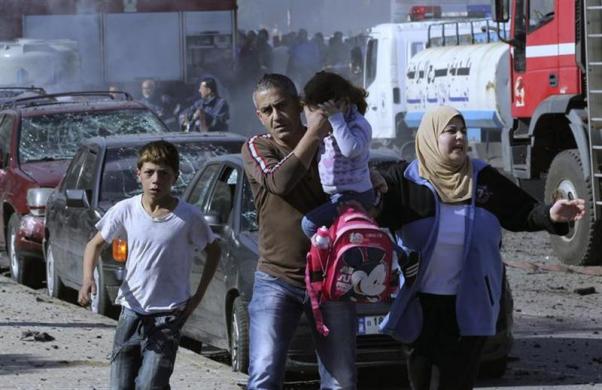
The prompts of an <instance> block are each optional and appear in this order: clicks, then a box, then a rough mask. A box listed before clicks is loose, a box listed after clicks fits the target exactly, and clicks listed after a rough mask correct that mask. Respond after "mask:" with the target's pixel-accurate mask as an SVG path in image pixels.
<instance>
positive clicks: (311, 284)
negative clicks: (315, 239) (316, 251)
mask: <svg viewBox="0 0 602 390" xmlns="http://www.w3.org/2000/svg"><path fill="white" fill-rule="evenodd" d="M311 252H312V251H310V252H309V253H308V254H307V264H306V266H305V287H306V289H307V295H308V296H309V301H310V303H311V311H312V312H313V315H314V320H315V322H316V329H317V330H318V332H319V333H320V334H321V335H322V336H328V333H330V330H329V329H328V328H327V327H326V325H325V324H324V319H323V318H322V312H321V311H320V297H319V295H320V292H321V291H322V283H323V280H322V278H321V277H320V278H316V277H315V275H312V273H313V272H314V269H312V268H313V267H312V266H313V265H315V262H316V260H317V261H321V259H313V257H312V253H311Z"/></svg>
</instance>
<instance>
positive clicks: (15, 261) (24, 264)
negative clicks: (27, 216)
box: [6, 213, 42, 288]
mask: <svg viewBox="0 0 602 390" xmlns="http://www.w3.org/2000/svg"><path fill="white" fill-rule="evenodd" d="M19 225H20V220H19V215H18V214H17V213H13V215H11V216H10V219H9V221H8V230H7V240H6V242H7V251H8V258H9V260H10V276H11V277H12V278H13V280H15V281H16V282H17V283H20V284H24V285H26V286H29V287H31V288H39V287H40V285H41V282H42V280H41V279H42V278H41V275H39V272H38V269H37V268H38V267H35V264H33V263H32V262H31V261H28V259H26V258H25V257H23V256H19V255H18V254H17V231H18V230H19Z"/></svg>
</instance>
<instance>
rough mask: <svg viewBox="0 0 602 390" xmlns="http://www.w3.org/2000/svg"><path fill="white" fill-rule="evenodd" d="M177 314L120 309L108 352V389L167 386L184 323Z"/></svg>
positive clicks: (138, 388)
mask: <svg viewBox="0 0 602 390" xmlns="http://www.w3.org/2000/svg"><path fill="white" fill-rule="evenodd" d="M181 314H182V312H181V311H173V312H170V313H161V314H154V315H141V314H138V313H136V312H134V311H132V310H130V309H127V308H125V307H123V308H122V309H121V315H120V316H119V322H118V323H117V329H116V330H115V339H114V341H113V353H112V356H111V390H126V389H132V390H133V389H136V390H141V389H149V390H150V389H153V390H154V389H157V390H159V389H160V390H165V389H169V388H170V387H169V377H170V376H171V374H172V372H173V367H174V363H175V361H176V353H177V351H178V345H179V343H180V330H181V329H182V326H183V325H184V324H183V321H182V317H181Z"/></svg>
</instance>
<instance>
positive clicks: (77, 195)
mask: <svg viewBox="0 0 602 390" xmlns="http://www.w3.org/2000/svg"><path fill="white" fill-rule="evenodd" d="M65 196H66V198H67V207H79V208H83V207H85V208H88V207H90V198H89V197H88V193H87V192H86V190H66V191H65Z"/></svg>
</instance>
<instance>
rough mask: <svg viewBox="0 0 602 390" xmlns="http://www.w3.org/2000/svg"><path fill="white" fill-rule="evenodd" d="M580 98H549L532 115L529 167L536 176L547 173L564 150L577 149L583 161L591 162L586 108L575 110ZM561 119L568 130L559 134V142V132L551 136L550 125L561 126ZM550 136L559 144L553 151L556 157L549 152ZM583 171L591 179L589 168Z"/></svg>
mask: <svg viewBox="0 0 602 390" xmlns="http://www.w3.org/2000/svg"><path fill="white" fill-rule="evenodd" d="M577 98H578V96H577V95H561V96H550V97H548V98H547V99H545V100H544V101H543V102H541V104H540V105H539V106H538V107H537V109H536V110H535V112H534V113H533V116H532V118H531V121H530V123H529V130H528V135H529V137H530V138H531V139H532V147H531V149H532V150H531V152H530V154H531V156H530V160H531V161H530V165H531V166H532V172H533V174H534V175H535V176H538V175H539V174H540V173H542V172H547V170H548V169H549V167H550V165H551V163H552V160H553V159H554V157H556V154H558V153H560V152H561V151H562V150H565V149H574V148H576V149H577V150H578V151H579V154H580V157H581V161H589V141H588V138H587V131H586V128H587V127H586V126H585V123H584V118H585V115H586V114H585V111H584V110H583V109H575V108H573V107H575V106H576V105H577V104H578V103H577V102H576V99H577ZM559 120H561V121H563V122H564V125H562V126H561V127H562V128H563V130H566V131H565V132H563V131H561V132H560V135H561V136H562V137H563V138H562V141H561V142H558V141H557V138H558V134H559V133H558V132H556V133H551V132H550V131H549V126H550V125H549V123H550V122H553V123H555V126H558V121H559ZM563 133H564V134H563ZM551 137H554V140H553V141H551V142H554V141H556V142H555V143H556V144H552V146H553V149H556V152H555V154H551V153H549V151H548V146H549V145H550V142H546V141H547V140H549V139H550V138H551ZM536 160H537V161H536ZM584 169H585V170H584V175H585V176H586V177H587V176H589V174H590V167H589V166H588V165H587V164H585V166H584Z"/></svg>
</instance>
